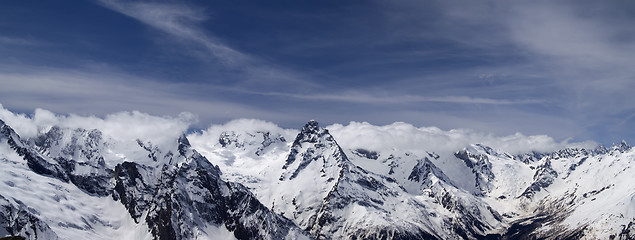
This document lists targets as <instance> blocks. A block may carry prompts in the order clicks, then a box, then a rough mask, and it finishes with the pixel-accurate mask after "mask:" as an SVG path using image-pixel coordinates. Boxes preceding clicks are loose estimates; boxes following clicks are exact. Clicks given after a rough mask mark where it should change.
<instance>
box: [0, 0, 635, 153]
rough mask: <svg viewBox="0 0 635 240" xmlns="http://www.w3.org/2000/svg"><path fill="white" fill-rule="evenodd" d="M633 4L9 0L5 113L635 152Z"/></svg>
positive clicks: (0, 42)
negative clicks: (193, 119) (250, 123)
mask: <svg viewBox="0 0 635 240" xmlns="http://www.w3.org/2000/svg"><path fill="white" fill-rule="evenodd" d="M634 20H635V3H633V2H632V1H626V0H624V1H557V2H555V1H532V2H521V1H502V0H501V1H479V2H478V3H475V2H474V1H456V0H450V1H242V0H237V1H139V2H135V1H114V0H102V1H71V0H68V1H35V0H23V1H4V2H3V3H2V7H0V55H1V56H2V57H1V58H0V84H1V85H2V87H1V88H0V104H2V106H3V107H4V108H7V109H9V110H12V111H15V112H23V113H27V114H28V113H32V112H33V111H34V109H36V108H44V109H48V110H51V111H53V112H56V113H59V114H70V113H74V114H80V115H96V116H103V115H105V114H108V113H113V112H118V111H132V110H139V111H141V112H146V113H150V114H154V115H172V116H175V115H178V114H179V113H180V112H191V113H194V114H196V115H197V116H198V119H199V121H198V123H197V124H196V125H195V127H200V128H205V127H207V126H208V125H209V124H211V123H223V122H226V121H228V120H231V119H235V118H257V119H263V120H268V121H271V122H274V123H276V124H279V125H281V126H283V127H289V128H299V127H300V126H302V125H303V124H304V123H305V122H306V121H307V120H309V119H316V120H318V121H319V122H321V123H323V124H325V125H327V124H331V123H343V124H346V123H348V122H349V121H366V122H370V123H372V124H380V125H381V124H389V123H393V122H397V121H401V122H407V123H411V124H413V125H415V126H436V127H440V128H442V129H453V128H469V129H474V130H477V131H482V132H487V133H492V134H497V135H507V134H513V133H515V132H521V133H523V134H527V135H535V134H548V135H550V136H552V137H554V138H556V139H559V140H564V139H568V138H571V139H573V140H575V141H581V140H595V141H598V142H601V143H604V144H611V143H615V142H619V141H620V140H622V139H625V140H627V141H629V142H635V128H634V126H635V118H634V117H635V94H633V90H635V67H633V66H635V54H634V53H635V28H633V27H632V26H633V24H634V23H635V21H634Z"/></svg>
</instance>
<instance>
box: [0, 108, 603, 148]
mask: <svg viewBox="0 0 635 240" xmlns="http://www.w3.org/2000/svg"><path fill="white" fill-rule="evenodd" d="M0 119H2V120H3V121H5V122H6V123H7V124H9V125H10V126H11V127H13V128H14V129H15V131H16V132H17V133H18V134H19V135H21V136H22V137H25V138H28V137H34V136H36V135H37V134H38V133H43V132H46V131H48V129H50V127H52V126H60V127H65V128H84V129H98V130H100V131H102V132H103V133H104V134H105V135H106V136H108V137H111V138H113V139H116V140H119V141H125V142H129V141H135V140H136V139H142V140H144V141H151V142H153V143H154V144H167V143H169V142H174V140H175V139H177V138H178V137H179V136H180V135H181V134H184V133H185V132H187V131H188V129H189V128H190V126H191V125H192V124H193V123H194V122H196V121H197V118H196V116H194V115H193V114H191V113H187V112H183V113H181V114H179V115H177V116H154V115H150V114H147V113H141V112H138V111H132V112H117V113H112V114H108V115H106V116H105V117H103V118H99V117H95V116H79V115H75V114H69V115H57V114H54V113H52V112H51V111H48V110H44V109H36V110H35V111H34V113H33V114H32V115H30V116H29V115H26V114H16V113H13V112H11V111H9V110H7V109H5V108H4V107H2V105H0ZM325 128H327V129H328V130H329V131H330V133H331V134H332V135H333V136H334V137H335V139H336V140H337V142H338V143H339V144H340V145H341V146H342V147H344V148H351V149H356V148H365V149H368V150H375V151H384V150H391V149H399V150H404V151H409V152H413V153H419V154H425V152H426V151H432V152H437V153H444V152H454V151H457V150H458V149H462V148H464V147H467V146H469V144H476V143H480V144H484V145H487V146H490V147H492V148H495V149H497V150H502V151H505V152H509V153H513V154H517V153H523V152H531V151H538V152H550V151H555V150H558V149H563V148H567V147H577V148H587V149H592V148H595V147H596V146H597V143H595V142H590V141H587V142H569V141H567V140H565V141H561V142H557V141H555V140H554V139H553V138H551V137H549V136H547V135H534V136H526V135H523V134H521V133H516V134H512V135H508V136H496V135H493V134H490V133H483V132H478V131H474V130H470V129H452V130H448V131H444V130H441V129H439V128H437V127H415V126H413V125H411V124H407V123H402V122H397V123H393V124H389V125H384V126H375V125H372V124H370V123H367V122H350V123H349V124H348V125H342V124H333V125H330V126H326V127H325ZM224 131H237V132H238V131H240V132H247V133H255V132H271V133H274V134H280V135H281V136H283V137H285V138H286V139H287V141H292V140H293V139H294V138H295V136H296V135H297V133H298V132H299V130H298V129H283V128H281V127H279V126H278V125H276V124H274V123H272V122H268V121H263V120H257V119H236V120H232V121H229V122H227V123H225V124H212V125H210V126H209V128H207V129H205V130H202V131H196V132H193V133H190V134H189V135H188V137H189V138H191V139H192V141H193V142H197V144H199V145H201V146H203V145H209V146H213V145H214V144H216V143H217V141H218V137H219V136H220V135H221V133H222V132H224Z"/></svg>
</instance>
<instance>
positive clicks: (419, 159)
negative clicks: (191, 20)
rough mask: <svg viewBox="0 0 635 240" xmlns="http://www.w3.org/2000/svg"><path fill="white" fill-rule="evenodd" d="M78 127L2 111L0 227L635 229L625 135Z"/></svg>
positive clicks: (632, 159)
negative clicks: (569, 138) (526, 138)
mask: <svg viewBox="0 0 635 240" xmlns="http://www.w3.org/2000/svg"><path fill="white" fill-rule="evenodd" d="M82 127H83V128H80V127H73V126H69V125H68V124H65V125H64V126H49V127H46V128H42V129H39V131H38V133H37V134H33V136H29V137H21V136H20V135H19V134H18V133H17V132H16V131H15V130H14V129H13V128H12V126H10V125H9V124H6V123H5V122H4V121H1V120H0V227H1V228H0V237H1V236H9V235H20V236H24V237H26V238H27V239H634V238H635V181H634V180H635V170H634V169H633V166H634V164H635V150H634V149H633V148H631V147H630V146H628V145H627V144H626V143H622V144H620V145H616V146H613V147H610V148H604V147H598V148H595V149H583V148H566V149H562V150H558V151H549V152H546V151H545V152H536V151H534V152H514V153H507V152H504V151H500V150H496V149H493V148H491V147H488V146H485V145H482V144H478V143H473V144H466V145H464V146H461V147H456V146H450V147H446V148H438V147H432V148H431V149H428V148H427V147H428V146H426V145H422V146H420V147H419V146H416V149H414V150H413V149H400V148H399V147H398V146H396V145H395V144H394V143H393V142H390V141H385V142H380V143H379V144H360V143H367V142H368V141H366V140H368V139H363V138H370V137H372V136H373V135H360V136H353V135H351V134H350V133H347V132H346V131H343V130H342V129H338V128H337V126H333V128H334V129H335V131H333V133H331V132H329V130H327V129H325V128H323V127H321V126H319V124H318V123H317V122H315V121H310V122H309V123H307V124H306V125H305V126H304V127H303V128H302V129H301V130H300V131H297V130H285V129H281V128H279V127H277V126H275V125H273V124H269V123H263V122H260V121H256V120H239V121H233V122H230V123H228V124H226V125H222V126H215V127H212V128H210V129H208V130H206V131H203V132H199V133H193V134H190V135H188V136H185V135H182V136H180V137H175V138H174V139H168V140H167V141H156V140H154V138H146V136H138V137H136V139H137V140H133V141H128V140H125V139H123V138H116V137H113V136H111V135H109V134H105V133H104V132H103V131H101V130H99V129H98V128H95V129H90V128H86V126H82ZM371 128H373V127H371ZM376 128H378V127H376ZM403 137H404V138H406V137H407V136H403ZM122 139H123V140H122ZM151 139H152V140H151ZM339 139H344V140H345V141H343V142H339ZM378 139H381V138H378ZM371 140H373V139H371ZM437 144H443V143H437ZM438 149H441V150H438Z"/></svg>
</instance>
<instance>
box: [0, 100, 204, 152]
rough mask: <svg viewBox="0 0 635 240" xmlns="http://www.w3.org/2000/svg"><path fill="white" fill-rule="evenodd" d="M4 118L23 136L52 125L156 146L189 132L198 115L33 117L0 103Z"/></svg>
mask: <svg viewBox="0 0 635 240" xmlns="http://www.w3.org/2000/svg"><path fill="white" fill-rule="evenodd" d="M0 119H2V120H3V121H5V122H6V123H7V124H8V125H9V126H11V127H12V128H13V129H14V130H15V131H16V133H18V134H19V135H20V136H21V137H23V138H30V137H35V136H37V134H39V133H45V132H46V131H48V130H49V129H50V128H51V127H52V126H59V127H62V128H70V129H75V128H83V129H98V130H100V131H101V132H102V133H103V134H104V135H105V136H107V137H110V138H112V139H115V140H118V141H122V142H126V143H132V142H134V141H136V140H137V139H140V140H142V141H150V142H152V143H153V144H155V145H166V144H169V145H173V144H174V142H175V141H176V139H178V137H179V136H181V135H182V134H184V133H186V131H187V130H188V128H189V127H190V125H191V124H192V123H194V122H196V121H197V119H196V116H194V115H193V114H191V113H188V112H183V113H181V114H179V115H178V116H153V115H150V114H147V113H141V112H138V111H132V112H118V113H113V114H108V115H106V116H105V117H103V118H99V117H95V116H79V115H75V114H70V115H57V114H54V113H52V112H50V111H48V110H44V109H39V108H38V109H36V110H35V111H34V113H33V114H32V115H31V116H27V115H26V114H15V113H13V112H11V111H9V110H7V109H5V108H4V107H3V106H2V105H0Z"/></svg>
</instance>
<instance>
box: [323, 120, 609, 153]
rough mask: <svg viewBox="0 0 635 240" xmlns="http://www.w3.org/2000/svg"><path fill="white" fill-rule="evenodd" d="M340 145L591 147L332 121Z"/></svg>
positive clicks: (542, 138) (539, 138)
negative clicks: (343, 123) (345, 123)
mask: <svg viewBox="0 0 635 240" xmlns="http://www.w3.org/2000/svg"><path fill="white" fill-rule="evenodd" d="M326 128H327V129H329V131H330V132H331V134H332V135H333V136H334V137H335V139H336V140H337V141H338V143H339V144H340V145H342V147H346V148H351V149H356V148H364V149H368V150H374V151H387V150H391V149H393V148H394V149H399V150H403V151H410V152H413V153H418V154H421V155H423V154H425V151H429V152H436V153H448V152H454V151H457V150H458V149H462V148H464V147H467V146H468V145H469V144H477V143H480V144H484V145H486V146H490V147H492V148H494V149H497V150H502V151H505V152H509V153H512V154H517V153H522V152H530V151H539V152H549V151H554V150H558V149H563V148H567V147H582V148H594V147H595V146H597V144H596V143H594V142H580V143H569V142H568V141H566V140H565V141H562V142H556V141H555V140H554V139H553V138H551V137H549V136H547V135H535V136H525V135H523V134H521V133H516V134H513V135H509V136H495V135H492V134H487V133H482V132H476V131H473V130H469V129H452V130H449V131H444V130H441V129H439V128H436V127H419V128H417V127H415V126H413V125H410V124H407V123H400V122H398V123H393V124H390V125H385V126H374V125H371V124H369V123H366V122H361V123H360V122H350V123H349V124H348V125H341V124H334V125H330V126H327V127H326Z"/></svg>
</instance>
